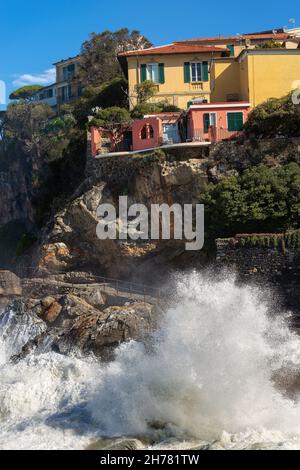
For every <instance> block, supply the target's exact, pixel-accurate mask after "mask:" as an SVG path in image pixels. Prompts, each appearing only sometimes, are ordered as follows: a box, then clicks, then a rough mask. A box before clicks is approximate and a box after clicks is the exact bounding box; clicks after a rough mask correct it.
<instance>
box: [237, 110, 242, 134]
mask: <svg viewBox="0 0 300 470" xmlns="http://www.w3.org/2000/svg"><path fill="white" fill-rule="evenodd" d="M243 128H244V116H243V113H236V130H237V131H242V130H243Z"/></svg>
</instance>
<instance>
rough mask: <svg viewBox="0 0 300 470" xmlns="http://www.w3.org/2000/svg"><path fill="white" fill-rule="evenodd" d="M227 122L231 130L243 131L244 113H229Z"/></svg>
mask: <svg viewBox="0 0 300 470" xmlns="http://www.w3.org/2000/svg"><path fill="white" fill-rule="evenodd" d="M227 124H228V130H229V131H231V132H234V131H242V130H243V127H244V117H243V113H228V114H227Z"/></svg>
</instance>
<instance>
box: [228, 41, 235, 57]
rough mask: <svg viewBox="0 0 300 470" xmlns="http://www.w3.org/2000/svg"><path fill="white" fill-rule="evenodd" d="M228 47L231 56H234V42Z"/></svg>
mask: <svg viewBox="0 0 300 470" xmlns="http://www.w3.org/2000/svg"><path fill="white" fill-rule="evenodd" d="M227 49H229V51H230V56H231V57H232V56H234V45H233V44H228V46H227Z"/></svg>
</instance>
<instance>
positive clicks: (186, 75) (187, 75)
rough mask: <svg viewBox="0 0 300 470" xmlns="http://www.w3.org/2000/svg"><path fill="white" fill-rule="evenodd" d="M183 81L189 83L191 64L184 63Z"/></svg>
mask: <svg viewBox="0 0 300 470" xmlns="http://www.w3.org/2000/svg"><path fill="white" fill-rule="evenodd" d="M184 83H191V64H190V63H189V62H185V63H184Z"/></svg>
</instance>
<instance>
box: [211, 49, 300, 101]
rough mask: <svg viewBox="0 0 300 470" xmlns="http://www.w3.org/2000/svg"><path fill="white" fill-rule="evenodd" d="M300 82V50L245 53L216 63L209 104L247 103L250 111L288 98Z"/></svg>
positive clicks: (213, 70)
mask: <svg viewBox="0 0 300 470" xmlns="http://www.w3.org/2000/svg"><path fill="white" fill-rule="evenodd" d="M299 80H300V49H247V50H244V51H242V52H241V53H240V55H239V56H238V57H237V58H234V57H232V58H231V57H230V58H225V59H221V58H220V59H216V60H214V63H213V65H212V68H211V100H212V101H213V102H224V101H248V102H250V104H251V107H255V106H257V105H258V104H260V103H262V102H263V101H266V100H267V99H269V98H280V97H282V96H284V95H286V94H288V93H289V92H290V91H291V90H292V89H293V88H294V87H295V83H296V82H297V81H298V83H299Z"/></svg>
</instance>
